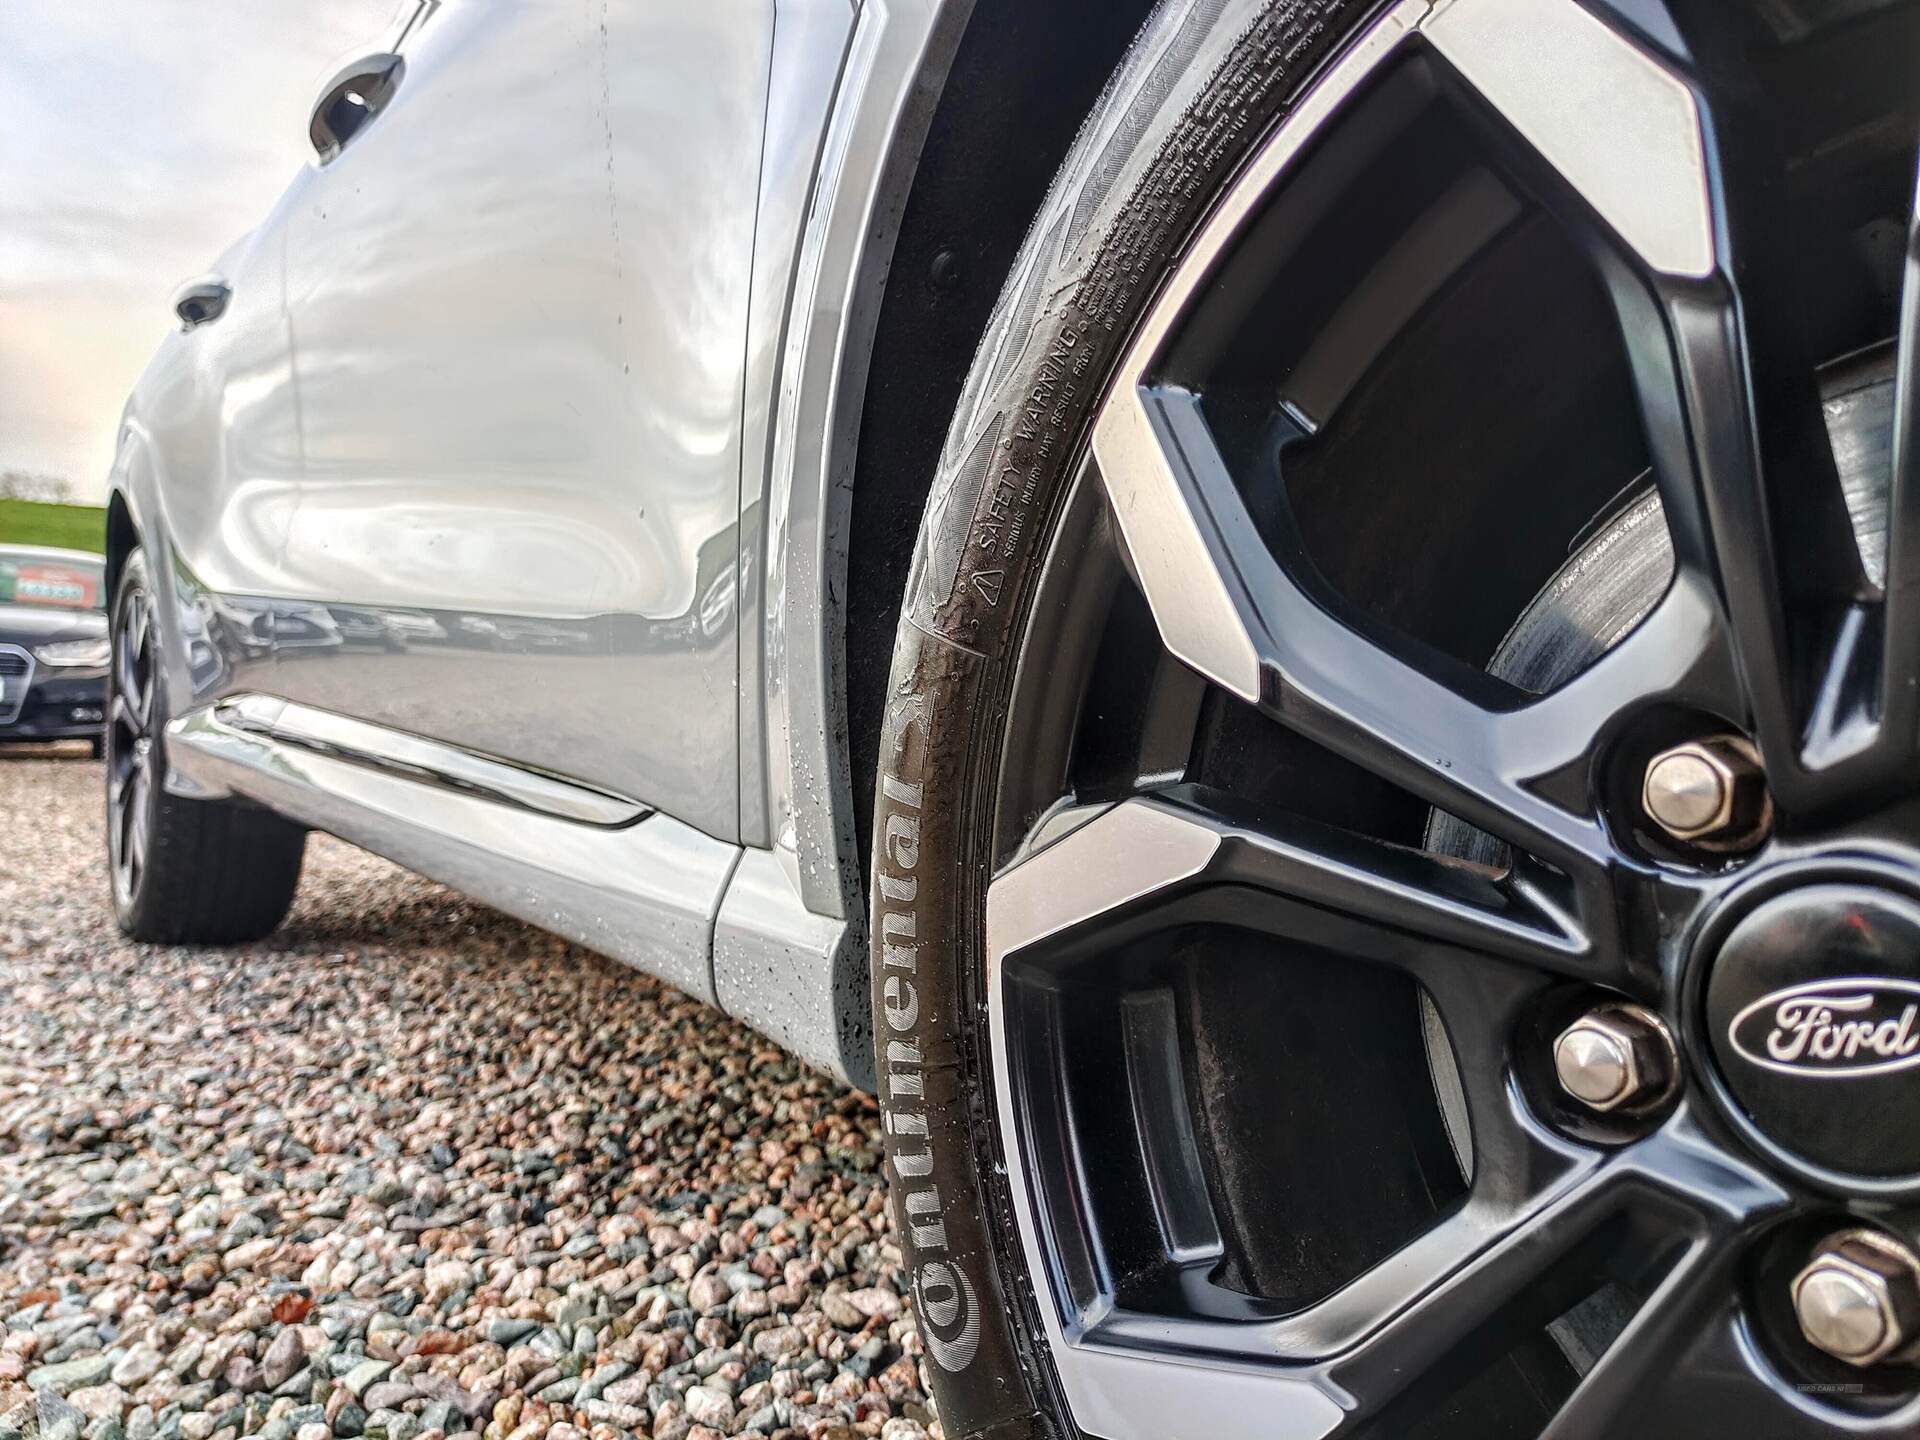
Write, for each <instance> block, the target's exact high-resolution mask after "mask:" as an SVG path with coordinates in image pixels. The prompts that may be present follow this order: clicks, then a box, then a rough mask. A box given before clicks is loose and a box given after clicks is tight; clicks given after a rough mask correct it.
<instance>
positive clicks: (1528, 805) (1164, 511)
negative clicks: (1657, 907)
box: [1094, 387, 1633, 874]
mask: <svg viewBox="0 0 1920 1440" xmlns="http://www.w3.org/2000/svg"><path fill="white" fill-rule="evenodd" d="M1094 452H1095V457H1096V460H1097V461H1098V465H1099V470H1100V474H1101V477H1102V479H1103V481H1104V482H1105V484H1106V487H1107V493H1108V496H1109V498H1110V499H1111V500H1112V502H1113V505H1114V511H1115V514H1116V516H1117V517H1118V519H1119V522H1120V529H1121V532H1122V535H1123V537H1124V539H1125V542H1126V545H1127V549H1128V553H1129V555H1130V556H1131V557H1132V560H1133V563H1134V568H1135V571H1136V573H1137V574H1138V575H1139V577H1140V580H1141V585H1142V588H1143V589H1144V590H1145V592H1146V595H1147V600H1148V604H1149V606H1150V607H1151V608H1152V610H1153V614H1154V619H1155V621H1156V622H1157V624H1158V625H1159V627H1160V634H1161V638H1162V640H1163V641H1164V642H1165V643H1166V645H1167V647H1168V648H1169V649H1170V650H1171V651H1173V653H1174V654H1175V655H1176V656H1177V657H1178V658H1180V659H1181V660H1182V661H1184V662H1185V663H1186V664H1188V665H1189V666H1191V667H1192V668H1193V669H1195V670H1196V671H1198V672H1199V673H1200V674H1201V675H1203V676H1205V677H1206V678H1207V679H1209V680H1211V681H1213V682H1214V683H1215V684H1217V685H1220V686H1222V687H1223V688H1225V689H1227V690H1229V691H1231V692H1233V693H1235V694H1237V695H1239V696H1241V697H1242V698H1243V699H1246V700H1249V701H1252V702H1254V703H1257V704H1259V705H1260V706H1261V707H1262V708H1263V709H1264V710H1266V711H1267V712H1268V713H1269V714H1271V715H1272V716H1273V717H1274V718H1275V719H1276V720H1278V721H1279V722H1280V723H1282V724H1284V725H1286V726H1288V727H1289V728H1291V729H1294V730H1296V731H1298V732H1299V733H1301V734H1303V735H1305V736H1307V737H1308V738H1309V739H1312V740H1313V741H1315V742H1316V743H1319V744H1322V745H1324V746H1326V747H1327V748H1328V749H1329V750H1332V751H1333V752H1335V753H1336V754H1339V755H1341V756H1343V757H1345V758H1346V759H1348V760H1351V761H1353V762H1354V763H1356V764H1358V765H1360V766H1362V767H1363V768H1365V769H1367V770H1369V771H1371V772H1373V773H1374V774H1377V775H1380V776H1381V777H1383V778H1385V779H1387V780H1389V781H1391V782H1393V783H1394V784H1396V785H1399V786H1401V787H1402V788H1404V789H1407V790H1409V791H1411V792H1413V793H1414V794H1416V795H1419V796H1420V797H1421V798H1422V799H1424V800H1426V801H1428V802H1429V803H1431V804H1432V805H1434V806H1436V807H1438V808H1440V809H1443V810H1446V811H1448V812H1450V813H1452V814H1455V815H1457V816H1459V817H1460V818H1461V819H1463V820H1465V821H1467V822H1468V823H1470V824H1472V825H1475V826H1478V827H1479V828H1481V829H1483V830H1486V831H1488V832H1489V833H1491V834H1494V835H1497V836H1499V837H1500V838H1501V839H1503V840H1506V841H1508V842H1509V843H1511V844H1513V845H1515V846H1518V847H1520V848H1524V849H1527V850H1530V851H1532V852H1533V853H1534V854H1536V855H1538V856H1539V857H1540V858H1541V859H1543V860H1545V861H1547V862H1549V863H1551V864H1553V865H1555V866H1557V867H1559V868H1561V869H1562V870H1565V871H1569V872H1572V871H1576V870H1577V871H1581V872H1583V873H1587V874H1590V873H1592V872H1593V871H1595V870H1597V869H1598V868H1600V867H1604V866H1606V865H1607V864H1609V863H1610V862H1611V860H1612V858H1613V855H1612V851H1611V849H1610V847H1609V845H1608V842H1607V840H1606V837H1605V834H1604V832H1603V830H1602V828H1601V827H1600V825H1599V824H1598V822H1597V821H1596V820H1595V819H1593V818H1592V817H1591V816H1590V815H1587V814H1584V813H1579V812H1577V811H1574V810H1570V809H1568V808H1565V807H1563V806H1561V805H1559V804H1556V803H1555V802H1554V801H1552V800H1549V799H1546V798H1544V797H1543V796H1542V795H1540V794H1539V793H1537V792H1536V791H1534V790H1533V789H1531V788H1529V786H1528V784H1527V781H1529V780H1530V779H1532V778H1534V776H1535V775H1537V774H1538V773H1540V772H1541V771H1542V770H1555V769H1560V768H1563V767H1564V766H1566V765H1567V764H1568V763H1569V762H1570V761H1572V760H1573V759H1574V758H1575V757H1573V756H1570V755H1565V754H1561V753H1558V751H1557V750H1554V751H1553V752H1552V753H1547V754H1543V753H1542V750H1543V741H1544V740H1545V738H1546V736H1547V734H1548V733H1549V732H1547V731H1546V730H1545V729H1543V728H1536V727H1534V726H1533V725H1532V724H1531V723H1530V720H1531V717H1527V716H1526V713H1525V709H1524V708H1523V709H1521V710H1520V711H1519V712H1518V713H1517V714H1515V713H1511V711H1510V707H1508V706H1507V704H1506V702H1509V701H1511V700H1512V699H1514V698H1515V696H1514V694H1513V692H1510V691H1508V690H1507V688H1506V687H1504V686H1503V685H1501V684H1500V683H1499V682H1497V681H1494V680H1492V679H1490V678H1488V677H1486V676H1484V675H1481V674H1479V672H1475V671H1470V670H1469V669H1468V667H1466V666H1454V667H1447V668H1448V674H1447V681H1448V682H1450V683H1443V682H1442V680H1440V679H1436V678H1435V677H1434V675H1432V674H1430V673H1428V670H1427V669H1426V668H1424V667H1423V666H1422V665H1419V664H1416V663H1414V661H1413V660H1412V659H1410V658H1407V657H1404V656H1402V655H1400V654H1397V653H1394V652H1393V651H1391V650H1390V649H1388V648H1387V647H1386V646H1384V645H1382V644H1378V643H1375V642H1374V641H1373V640H1371V639H1370V638H1369V637H1368V636H1366V635H1365V634H1363V633H1362V632H1361V631H1360V630H1359V629H1357V628H1356V627H1355V626H1354V625H1353V624H1352V623H1350V621H1349V619H1347V618H1343V616H1342V615H1341V614H1339V613H1338V612H1339V610H1340V608H1341V607H1340V605H1339V602H1338V601H1337V599H1336V598H1335V597H1333V596H1331V595H1329V594H1328V593H1327V592H1326V590H1325V587H1324V586H1323V585H1320V584H1318V583H1316V582H1315V581H1314V580H1313V579H1312V578H1311V577H1310V576H1304V575H1303V574H1302V573H1301V572H1302V570H1303V569H1305V568H1306V566H1305V562H1304V560H1303V559H1302V558H1301V557H1297V556H1296V557H1294V558H1295V561H1296V563H1294V564H1291V565H1284V564H1282V563H1281V561H1280V560H1279V559H1277V558H1276V557H1275V556H1274V555H1273V554H1272V553H1270V552H1269V550H1268V549H1267V547H1266V543H1265V541H1264V540H1263V538H1262V537H1261V536H1260V534H1259V533H1258V532H1257V530H1256V529H1255V527H1254V524H1253V521H1252V519H1251V517H1250V516H1249V515H1248V513H1247V511H1246V507H1245V505H1244V504H1243V503H1242V501H1241V499H1240V497H1239V495H1238V494H1237V492H1236V491H1235V489H1234V485H1233V481H1232V478H1231V476H1230V475H1229V474H1228V472H1227V467H1226V462H1225V461H1224V459H1223V458H1222V457H1221V455H1220V452H1219V449H1218V447H1217V445H1216V443H1215V441H1214V438H1213V435H1212V432H1211V430H1210V428H1209V427H1208V425H1207V422H1206V420H1205V417H1204V416H1203V414H1202V412H1201V409H1200V404H1199V401H1198V398H1197V397H1196V396H1194V395H1193V394H1191V393H1190V392H1187V391H1183V390H1179V389H1177V388H1172V387H1162V388H1148V389H1142V390H1129V391H1123V392H1122V393H1120V394H1119V395H1117V396H1116V397H1115V399H1114V400H1113V401H1112V402H1110V404H1109V406H1108V408H1107V411H1106V412H1105V413H1104V414H1103V415H1102V417H1101V419H1100V421H1099V422H1098V424H1097V426H1096V429H1095V434H1094ZM1631 698H1633V697H1631V696H1620V697H1619V699H1618V701H1617V702H1616V705H1617V704H1618V703H1623V702H1625V701H1626V700H1629V699H1631Z"/></svg>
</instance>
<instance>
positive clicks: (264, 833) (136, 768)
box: [106, 550, 307, 945]
mask: <svg viewBox="0 0 1920 1440" xmlns="http://www.w3.org/2000/svg"><path fill="white" fill-rule="evenodd" d="M109 616H110V619H109V631H108V633H109V636H110V638H111V641H112V645H113V658H112V663H111V666H110V668H109V669H108V672H107V731H106V761H107V764H106V771H107V797H106V798H107V868H108V872H109V875H110V877H111V881H112V892H113V912H114V918H115V920H116V921H117V922H118V923H119V926H120V928H121V930H122V931H124V932H125V933H126V934H127V935H129V936H131V937H132V938H133V939H135V940H149V941H155V942H159V943H162V944H169V945H183V944H207V945H226V944H233V943H236V942H239V941H243V940H257V939H259V938H260V937H261V936H263V935H266V934H267V933H269V932H270V931H271V930H273V928H274V927H275V926H277V925H278V924H279V923H280V922H281V921H282V920H283V919H285V918H286V914H287V910H288V908H289V907H290V906H291V905H292V904H293V896H294V891H295V890H296V889H297V888H298V886H299V884H300V862H301V859H302V857H303V856H304V854H305V852H306V844H307V833H306V831H305V830H304V829H302V828H301V827H300V826H298V825H295V824H294V823H293V822H291V821H289V820H284V819H282V818H281V817H280V816H278V815H275V814H272V813H271V812H269V811H266V810H262V809H260V808H258V807H257V806H253V805H249V804H247V803H245V802H244V801H242V800H238V799H225V798H222V799H211V798H210V799H193V798H188V797H187V796H185V795H181V794H176V793H173V791H172V790H170V789H169V787H168V785H167V783H166V773H167V749H166V746H167V721H168V719H169V711H168V704H167V688H166V670H165V666H164V664H163V663H162V659H161V651H162V639H161V629H160V624H159V616H158V614H157V612H156V600H155V593H154V582H153V577H152V574H151V572H150V569H149V567H148V564H147V557H146V553H145V552H144V551H141V550H136V551H134V552H133V554H131V555H129V556H128V557H127V559H126V561H125V563H124V564H123V565H122V566H121V568H120V573H119V574H118V575H117V576H116V577H115V581H114V591H113V600H112V605H111V609H110V611H109Z"/></svg>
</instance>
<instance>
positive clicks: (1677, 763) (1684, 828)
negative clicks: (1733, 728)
mask: <svg viewBox="0 0 1920 1440" xmlns="http://www.w3.org/2000/svg"><path fill="white" fill-rule="evenodd" d="M1640 804H1641V807H1642V808H1643V809H1644V810H1645V811H1646V812H1647V818H1648V819H1650V820H1652V821H1653V823H1654V824H1656V825H1658V826H1659V827H1660V828H1661V829H1662V830H1664V831H1666V833H1667V834H1668V835H1671V836H1672V837H1673V838H1674V839H1676V840H1684V841H1685V842H1686V843H1687V844H1689V845H1698V846H1700V847H1702V848H1703V849H1708V850H1749V849H1752V848H1753V847H1754V846H1755V845H1758V844H1759V843H1760V842H1761V841H1762V840H1764V839H1765V838H1766V835H1767V831H1768V829H1769V828H1770V827H1771V826H1772V824H1773V801H1772V798H1771V797H1770V796H1769V795H1768V794H1767V777H1766V772H1765V771H1763V770H1762V769H1761V768H1760V756H1759V754H1758V752H1756V751H1755V750H1754V748H1753V746H1752V745H1750V744H1749V743H1748V742H1747V741H1745V740H1743V739H1741V738H1740V737H1739V736H1738V735H1714V736H1709V737H1708V738H1707V739H1704V740H1690V741H1688V742H1687V743H1686V744H1684V745H1676V746H1674V747H1673V748H1672V749H1671V750H1663V751H1661V752H1660V753H1659V754H1658V755H1656V756H1654V757H1653V759H1652V760H1651V761H1649V762H1648V764H1647V778H1646V781H1645V783H1644V784H1643V785H1642V786H1641V790H1640Z"/></svg>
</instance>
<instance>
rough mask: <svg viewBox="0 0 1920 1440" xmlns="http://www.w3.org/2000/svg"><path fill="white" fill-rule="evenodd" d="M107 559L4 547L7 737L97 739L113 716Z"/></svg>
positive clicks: (2, 713) (1, 693)
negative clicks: (109, 687) (109, 682)
mask: <svg viewBox="0 0 1920 1440" xmlns="http://www.w3.org/2000/svg"><path fill="white" fill-rule="evenodd" d="M105 596H106V565H105V562H104V561H102V560H101V558H100V557H99V556H97V555H88V554H86V553H84V552H83V551H78V550H53V549H48V548H45V547H42V546H38V545H0V741H7V740H76V739H78V740H91V741H92V742H93V749H94V754H95V755H96V756H97V755H98V754H99V753H100V747H101V743H102V741H101V737H102V735H103V734H104V733H105V729H106V719H107V661H108V655H109V650H108V644H107V617H106V611H105V603H106V600H105Z"/></svg>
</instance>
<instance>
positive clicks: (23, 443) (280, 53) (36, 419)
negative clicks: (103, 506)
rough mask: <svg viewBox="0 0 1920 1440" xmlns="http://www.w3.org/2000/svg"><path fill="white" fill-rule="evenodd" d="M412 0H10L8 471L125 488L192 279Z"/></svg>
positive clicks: (3, 72) (294, 156)
mask: <svg viewBox="0 0 1920 1440" xmlns="http://www.w3.org/2000/svg"><path fill="white" fill-rule="evenodd" d="M399 3H400V0H0V471H4V470H26V471H30V472H35V473H44V474H48V475H53V476H58V477H60V478H63V479H66V480H68V481H69V482H70V483H71V484H72V486H73V490H74V496H75V498H76V499H83V500H98V499H100V498H101V497H102V495H103V494H104V492H105V484H106V472H107V466H108V464H109V462H110V459H111V454H112V445H113V429H114V422H115V421H116V420H117V419H118V418H119V414H120V406H121V403H122V401H124V400H125V398H126V394H127V391H128V389H129V388H130V387H131V386H132V384H133V382H134V379H135V378H136V377H137V376H138V375H139V373H140V370H141V368H142V367H143V366H144V365H145V364H146V360H147V356H148V355H149V354H150V353H151V352H152V350H153V347H154V344H155V342H156V341H157V340H158V339H159V338H160V336H161V335H162V334H163V333H165V331H166V329H167V327H168V324H169V322H170V320H171V316H170V315H169V313H168V310H167V302H168V299H169V298H170V296H171V295H172V293H173V290H174V287H175V286H177V285H178V284H179V282H180V281H182V280H184V279H186V278H187V277H188V276H190V275H194V274H197V273H198V272H200V271H202V270H204V269H206V268H207V266H208V265H209V264H210V263H211V262H212V260H213V259H214V257H215V256H216V255H218V254H219V253H220V252H221V251H222V250H224V249H225V248H226V246H227V245H228V243H229V242H230V241H232V240H233V239H234V237H236V236H237V235H239V234H241V233H243V232H244V231H245V230H246V229H247V228H248V227H249V226H251V225H252V224H253V223H254V221H256V220H257V219H258V218H259V217H260V216H261V215H262V214H264V213H265V212H266V210H267V208H268V207H269V206H270V205H271V204H272V203H273V200H274V197H275V196H277V195H278V194H279V192H280V191H281V189H282V188H283V187H284V186H285V185H286V183H287V180H288V177H289V176H290V175H292V174H293V173H294V171H295V170H296V169H297V167H299V166H300V165H302V164H304V163H305V162H306V159H307V157H308V156H309V154H310V153H311V152H310V151H309V150H308V148H307V142H306V131H307V116H308V111H309V109H310V108H311V106H312V104H313V101H314V99H315V98H316V97H317V95H318V94H319V90H320V86H321V83H322V82H323V81H324V80H325V79H326V78H327V77H328V76H329V75H331V74H332V73H333V71H334V70H335V69H336V68H337V67H338V65H340V64H343V63H345V61H346V60H347V59H348V58H350V57H351V56H352V55H353V54H355V53H363V52H364V51H366V50H367V49H370V48H371V47H372V42H374V41H375V40H377V39H378V38H379V37H380V36H381V34H382V33H383V32H384V30H385V28H386V26H387V25H388V24H389V23H390V22H391V21H392V19H393V18H394V15H395V13H396V11H397V9H398V8H399Z"/></svg>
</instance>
